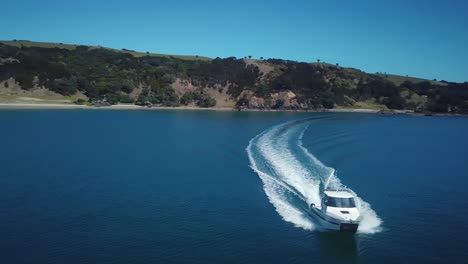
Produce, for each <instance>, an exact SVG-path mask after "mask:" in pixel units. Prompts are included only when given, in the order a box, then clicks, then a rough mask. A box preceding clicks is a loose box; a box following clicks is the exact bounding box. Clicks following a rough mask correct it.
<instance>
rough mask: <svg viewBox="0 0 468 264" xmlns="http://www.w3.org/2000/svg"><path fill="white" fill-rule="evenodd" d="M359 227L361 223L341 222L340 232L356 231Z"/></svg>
mask: <svg viewBox="0 0 468 264" xmlns="http://www.w3.org/2000/svg"><path fill="white" fill-rule="evenodd" d="M358 227H359V223H341V224H340V232H343V233H356V232H357V230H358Z"/></svg>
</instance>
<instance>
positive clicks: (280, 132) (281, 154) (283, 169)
mask: <svg viewBox="0 0 468 264" xmlns="http://www.w3.org/2000/svg"><path fill="white" fill-rule="evenodd" d="M309 124H310V121H307V120H302V121H296V122H289V123H285V124H281V125H278V126H275V127H273V128H271V129H268V130H266V131H265V132H263V133H261V134H259V135H257V136H256V137H255V138H253V139H252V140H250V142H249V145H248V147H247V154H248V157H249V161H250V167H251V168H252V169H253V170H254V171H255V172H256V173H257V174H258V175H259V177H260V179H261V180H262V182H263V188H264V191H265V193H266V195H267V197H268V199H269V201H270V203H271V204H273V206H274V207H275V209H276V211H277V212H278V214H279V215H280V216H281V217H282V218H283V220H285V221H287V222H290V223H292V224H294V225H295V226H297V227H300V228H303V229H306V230H313V229H316V227H317V226H316V225H315V223H314V221H313V220H312V218H310V216H309V215H308V212H307V210H308V205H309V204H311V203H316V204H318V203H320V191H321V189H323V188H325V187H332V188H346V186H344V185H343V184H341V182H340V180H339V178H338V177H337V175H336V172H335V169H333V168H330V167H327V166H325V165H324V164H323V163H322V162H321V161H320V160H318V159H317V158H316V157H315V156H314V155H312V154H311V153H310V152H309V151H308V150H307V149H306V148H305V147H304V146H303V144H302V137H303V135H304V132H305V131H306V129H307V128H308V126H309ZM346 189H348V190H349V191H350V192H352V193H353V194H355V193H354V192H353V191H352V190H350V189H349V188H346ZM356 197H357V196H356ZM356 200H357V201H356V202H357V206H358V207H359V209H360V211H361V213H362V215H363V220H362V222H361V225H360V227H359V230H358V232H361V233H374V232H378V231H379V230H380V225H381V220H380V219H379V218H378V216H377V214H376V213H375V212H374V211H373V210H372V209H371V207H370V205H369V204H368V203H367V202H365V201H363V200H362V199H361V198H359V197H357V199H356Z"/></svg>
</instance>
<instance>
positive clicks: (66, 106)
mask: <svg viewBox="0 0 468 264" xmlns="http://www.w3.org/2000/svg"><path fill="white" fill-rule="evenodd" d="M0 109H87V110H147V111H151V110H199V111H249V112H350V113H378V112H379V110H378V109H347V108H336V109H327V110H322V111H320V110H288V109H280V110H277V109H241V110H238V109H235V108H228V107H212V108H201V107H191V106H179V107H167V106H156V107H154V106H153V107H146V106H139V105H131V104H118V105H112V106H99V107H98V106H89V105H75V104H41V103H0Z"/></svg>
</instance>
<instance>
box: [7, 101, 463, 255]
mask: <svg viewBox="0 0 468 264" xmlns="http://www.w3.org/2000/svg"><path fill="white" fill-rule="evenodd" d="M467 135H468V119H467V118H453V117H411V116H381V115H373V114H357V113H327V114H323V113H260V112H258V113H257V112H204V111H85V110H76V111H75V110H34V111H33V110H4V111H0V136H1V140H0V150H1V151H0V166H1V170H0V263H7V264H9V263H398V262H422V263H467V262H468V252H467V251H466V248H468V227H466V225H465V223H466V217H467V215H468V199H466V196H468V190H467V188H468V162H467V157H468V138H467ZM330 175H332V177H331V178H329V176H330ZM328 179H330V181H331V182H332V184H342V185H345V186H347V188H349V189H350V190H352V191H354V192H355V193H356V194H357V195H358V196H359V197H360V199H361V201H362V205H363V208H362V209H363V210H365V218H366V219H367V222H366V225H365V226H364V227H363V228H362V229H361V230H359V232H358V233H357V234H356V235H342V234H335V233H329V232H324V231H323V230H321V229H320V228H319V227H318V226H317V223H315V220H314V219H311V218H308V217H307V216H306V214H305V213H306V211H305V210H306V206H304V205H306V204H307V202H309V201H311V200H314V199H316V196H317V195H316V194H317V191H316V188H317V185H316V184H317V182H320V181H323V180H328ZM284 186H287V187H288V188H284Z"/></svg>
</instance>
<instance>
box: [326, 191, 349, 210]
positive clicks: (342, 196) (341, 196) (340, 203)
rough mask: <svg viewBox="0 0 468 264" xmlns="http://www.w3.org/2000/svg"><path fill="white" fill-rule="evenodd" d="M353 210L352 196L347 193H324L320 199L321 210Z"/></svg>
mask: <svg viewBox="0 0 468 264" xmlns="http://www.w3.org/2000/svg"><path fill="white" fill-rule="evenodd" d="M327 207H335V208H355V207H356V202H355V200H354V195H353V194H351V193H350V192H347V191H325V192H324V195H323V198H322V208H327Z"/></svg>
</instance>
